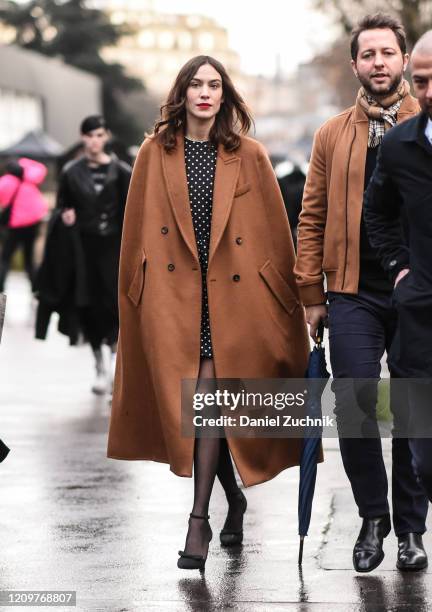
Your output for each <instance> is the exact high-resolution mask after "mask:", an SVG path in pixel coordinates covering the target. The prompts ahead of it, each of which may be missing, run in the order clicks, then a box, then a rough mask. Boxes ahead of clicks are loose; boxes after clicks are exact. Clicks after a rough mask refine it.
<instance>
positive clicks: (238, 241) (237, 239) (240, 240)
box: [236, 236, 243, 244]
mask: <svg viewBox="0 0 432 612" xmlns="http://www.w3.org/2000/svg"><path fill="white" fill-rule="evenodd" d="M242 242H243V238H240V236H239V237H238V238H236V243H237V244H241V243H242Z"/></svg>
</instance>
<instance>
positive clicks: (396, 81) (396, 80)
mask: <svg viewBox="0 0 432 612" xmlns="http://www.w3.org/2000/svg"><path fill="white" fill-rule="evenodd" d="M402 79H403V72H401V73H399V74H397V75H395V76H394V77H393V79H392V80H391V82H390V84H389V86H388V87H387V88H386V89H376V88H375V87H374V85H373V83H372V81H371V79H369V78H365V77H361V76H360V75H359V76H358V80H359V81H360V83H361V84H362V85H363V88H364V90H365V92H366V93H367V94H368V95H369V96H371V97H372V98H378V99H379V98H386V97H387V96H391V95H392V94H394V92H395V91H396V90H397V88H398V87H399V85H400V84H401V82H402Z"/></svg>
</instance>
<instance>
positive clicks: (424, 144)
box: [365, 30, 432, 501]
mask: <svg viewBox="0 0 432 612" xmlns="http://www.w3.org/2000/svg"><path fill="white" fill-rule="evenodd" d="M411 72H412V80H413V85H414V91H415V94H416V95H417V98H418V101H419V103H420V106H421V112H420V114H418V115H417V116H416V117H414V118H412V119H410V120H409V121H406V122H405V123H404V124H402V125H400V126H397V127H396V128H394V129H393V130H391V132H389V134H387V135H386V136H385V138H384V140H383V143H382V147H381V151H380V155H379V159H378V163H377V167H376V170H375V173H374V175H373V177H372V180H371V183H370V185H369V188H368V190H367V192H366V195H365V221H366V227H367V231H368V235H369V239H370V241H371V244H372V245H374V246H375V247H376V249H377V251H378V254H379V256H380V258H381V262H382V265H383V267H384V268H385V269H386V270H387V271H388V273H389V275H390V277H391V279H392V281H393V283H394V291H393V299H394V302H395V304H396V307H397V310H398V315H399V320H398V327H397V332H396V336H395V339H394V342H393V344H392V347H391V350H390V353H389V364H390V366H391V368H392V370H393V371H394V372H396V373H397V374H398V375H399V376H400V377H405V378H409V379H415V380H410V381H409V384H408V388H409V397H410V410H411V424H410V428H409V432H410V435H412V438H411V439H410V447H411V449H412V453H413V457H414V462H415V465H416V468H417V473H418V475H419V477H420V479H421V481H422V483H423V485H424V487H425V489H426V491H427V494H428V497H429V500H431V501H432V385H431V379H432V348H431V347H432V257H431V252H432V30H430V31H429V32H426V34H424V35H423V36H422V37H421V38H420V40H419V41H418V43H417V45H416V46H415V48H414V50H413V54H412V60H411ZM389 193H391V194H393V197H392V198H389V197H388V194H389ZM403 227H405V228H406V230H407V231H406V232H403ZM406 233H407V240H406V236H405V235H404V234H406ZM419 436H422V437H421V438H420V437H419ZM425 436H426V437H425Z"/></svg>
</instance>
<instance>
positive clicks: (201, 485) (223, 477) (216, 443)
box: [185, 359, 242, 554]
mask: <svg viewBox="0 0 432 612" xmlns="http://www.w3.org/2000/svg"><path fill="white" fill-rule="evenodd" d="M198 378H199V380H198V385H197V392H199V393H213V392H214V391H215V390H216V389H215V382H214V379H215V371H214V364H213V360H212V359H203V360H202V361H201V366H200V371H199V375H198ZM216 476H217V477H218V479H219V481H220V483H221V485H222V487H223V489H224V491H225V495H226V498H227V500H228V503H229V504H230V506H231V507H230V512H229V515H228V516H229V518H230V522H231V525H232V527H233V529H236V527H237V525H236V523H237V522H238V521H239V520H240V519H241V517H242V512H241V511H237V512H236V510H237V508H236V501H237V499H236V494H237V493H238V491H239V487H238V485H237V481H236V477H235V474H234V468H233V464H232V460H231V455H230V452H229V448H228V443H227V441H226V439H225V438H204V437H203V438H198V437H197V438H195V450H194V485H195V487H194V501H193V508H192V513H193V514H197V515H199V516H207V514H208V509H209V503H210V496H211V493H212V489H213V484H214V481H215V478H216ZM230 515H231V516H230ZM205 536H206V530H205V525H203V521H197V520H195V521H191V523H190V526H189V531H188V536H187V539H186V547H185V550H186V551H187V552H193V553H197V554H203V551H204V549H205V548H206V542H205Z"/></svg>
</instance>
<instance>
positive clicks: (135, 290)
mask: <svg viewBox="0 0 432 612" xmlns="http://www.w3.org/2000/svg"><path fill="white" fill-rule="evenodd" d="M145 263H146V256H145V253H144V251H143V252H142V256H141V261H140V263H139V264H138V266H137V268H136V270H135V273H134V275H133V278H132V282H131V284H130V286H129V290H128V297H129V299H130V300H131V302H132V303H133V304H134V305H135V306H139V304H140V302H141V297H142V292H143V289H144V269H145Z"/></svg>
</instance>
